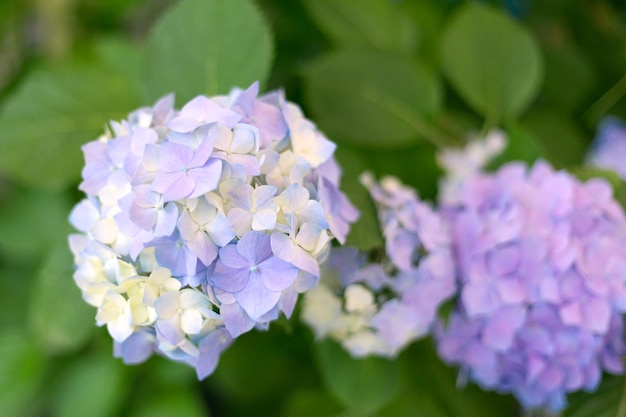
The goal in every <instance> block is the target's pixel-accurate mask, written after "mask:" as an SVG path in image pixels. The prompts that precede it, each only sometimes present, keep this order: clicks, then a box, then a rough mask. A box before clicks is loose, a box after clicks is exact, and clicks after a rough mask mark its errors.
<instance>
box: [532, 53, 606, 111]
mask: <svg viewBox="0 0 626 417" xmlns="http://www.w3.org/2000/svg"><path fill="white" fill-rule="evenodd" d="M544 57H545V63H546V77H545V82H544V85H543V87H542V89H541V94H542V97H543V100H544V101H545V104H546V105H548V106H550V107H554V108H557V109H560V110H563V111H566V112H572V111H575V110H577V109H579V108H580V106H581V104H583V102H584V100H585V99H586V98H587V97H588V96H589V93H590V92H591V88H592V87H593V83H594V73H593V71H592V68H591V66H590V64H589V62H588V61H587V60H586V59H585V56H584V55H583V54H582V53H581V52H580V51H579V50H578V49H576V48H575V47H574V46H573V45H569V44H565V45H559V46H552V47H547V48H545V49H544ZM574 86H575V88H574Z"/></svg>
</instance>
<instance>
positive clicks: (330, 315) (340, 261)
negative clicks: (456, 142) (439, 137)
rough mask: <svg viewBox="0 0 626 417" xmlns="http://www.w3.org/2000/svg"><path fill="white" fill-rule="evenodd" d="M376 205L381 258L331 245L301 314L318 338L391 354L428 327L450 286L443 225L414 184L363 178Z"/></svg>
mask: <svg viewBox="0 0 626 417" xmlns="http://www.w3.org/2000/svg"><path fill="white" fill-rule="evenodd" d="M362 182H363V184H364V185H365V186H366V187H367V188H368V189H369V191H370V194H371V196H372V198H373V200H374V201H375V202H376V205H377V207H378V217H379V221H380V225H381V229H382V232H383V235H384V238H385V242H386V250H385V256H384V259H383V260H381V261H380V262H368V259H367V256H366V255H365V254H363V253H360V252H358V251H357V250H356V249H353V248H335V249H333V250H332V253H331V256H330V261H329V262H328V263H327V264H328V265H327V266H326V268H325V273H323V274H322V280H321V282H320V285H319V286H318V287H317V288H315V289H313V290H311V291H309V292H308V293H307V294H306V295H305V297H304V307H303V311H302V318H303V320H304V321H305V322H306V323H307V324H309V325H310V326H311V327H312V329H313V331H314V332H315V334H316V336H317V337H318V338H322V337H331V338H333V339H335V340H337V341H339V342H340V343H341V344H342V345H343V346H344V348H345V349H346V350H348V351H349V352H350V353H351V354H352V355H353V356H355V357H364V356H368V355H379V356H389V357H393V356H395V355H396V354H397V353H398V352H399V351H400V350H401V349H402V348H404V347H405V346H406V345H408V344H409V343H410V342H412V341H414V340H416V339H418V338H420V337H423V336H424V335H426V334H427V333H428V332H429V331H430V330H431V328H432V326H433V324H434V323H435V319H436V316H437V310H438V308H439V306H440V305H441V304H442V303H443V302H444V301H445V300H446V299H448V298H449V297H450V296H452V295H453V294H454V292H455V290H456V284H455V276H454V267H453V262H452V252H451V242H450V239H449V233H448V230H447V226H446V224H445V223H444V222H443V221H442V219H441V218H440V216H439V215H438V214H437V213H436V212H435V211H434V210H433V209H432V208H431V207H430V206H429V205H427V204H426V203H424V202H422V201H420V200H419V199H418V197H417V195H416V193H415V191H414V190H412V189H411V188H408V187H406V186H404V185H402V184H401V183H400V182H399V181H398V180H397V179H395V178H393V177H385V178H383V179H382V180H381V182H380V183H376V182H375V181H374V179H373V178H372V176H371V175H369V174H366V175H364V176H363V177H362Z"/></svg>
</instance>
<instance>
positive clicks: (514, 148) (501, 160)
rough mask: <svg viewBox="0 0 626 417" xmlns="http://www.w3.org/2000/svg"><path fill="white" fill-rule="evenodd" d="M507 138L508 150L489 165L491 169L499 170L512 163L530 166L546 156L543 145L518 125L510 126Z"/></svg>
mask: <svg viewBox="0 0 626 417" xmlns="http://www.w3.org/2000/svg"><path fill="white" fill-rule="evenodd" d="M506 138H507V145H506V148H505V149H504V151H503V152H502V153H501V154H500V155H498V156H496V157H495V158H494V159H493V160H492V161H491V162H490V163H489V166H490V167H492V168H497V167H500V166H501V165H502V164H505V163H507V162H510V161H523V162H526V164H528V165H529V166H530V165H532V164H533V163H534V162H535V161H536V160H537V159H538V158H541V157H543V156H544V154H545V151H544V150H543V149H542V148H541V143H537V142H536V138H535V137H534V136H533V135H532V134H530V133H529V132H528V131H527V130H526V129H524V128H523V127H521V126H519V125H518V124H513V125H511V126H509V128H508V129H507V131H506Z"/></svg>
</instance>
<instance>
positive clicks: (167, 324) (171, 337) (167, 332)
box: [156, 314, 185, 345]
mask: <svg viewBox="0 0 626 417" xmlns="http://www.w3.org/2000/svg"><path fill="white" fill-rule="evenodd" d="M156 330H157V333H158V335H159V336H160V337H159V338H162V339H163V340H165V341H166V342H168V343H170V344H172V345H176V344H178V343H180V342H181V341H182V340H183V339H184V338H185V333H184V332H183V330H182V329H181V328H180V315H178V314H175V315H173V316H172V317H170V318H169V319H158V320H157V321H156Z"/></svg>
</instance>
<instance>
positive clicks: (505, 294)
mask: <svg viewBox="0 0 626 417" xmlns="http://www.w3.org/2000/svg"><path fill="white" fill-rule="evenodd" d="M493 287H494V289H495V290H496V292H497V293H498V296H499V297H500V301H502V302H503V303H507V304H516V303H521V302H523V301H525V300H526V298H527V296H526V289H525V288H524V286H523V285H522V283H521V282H520V280H519V279H518V278H517V277H506V278H505V277H502V278H500V279H498V280H496V281H495V282H494V283H493Z"/></svg>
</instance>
